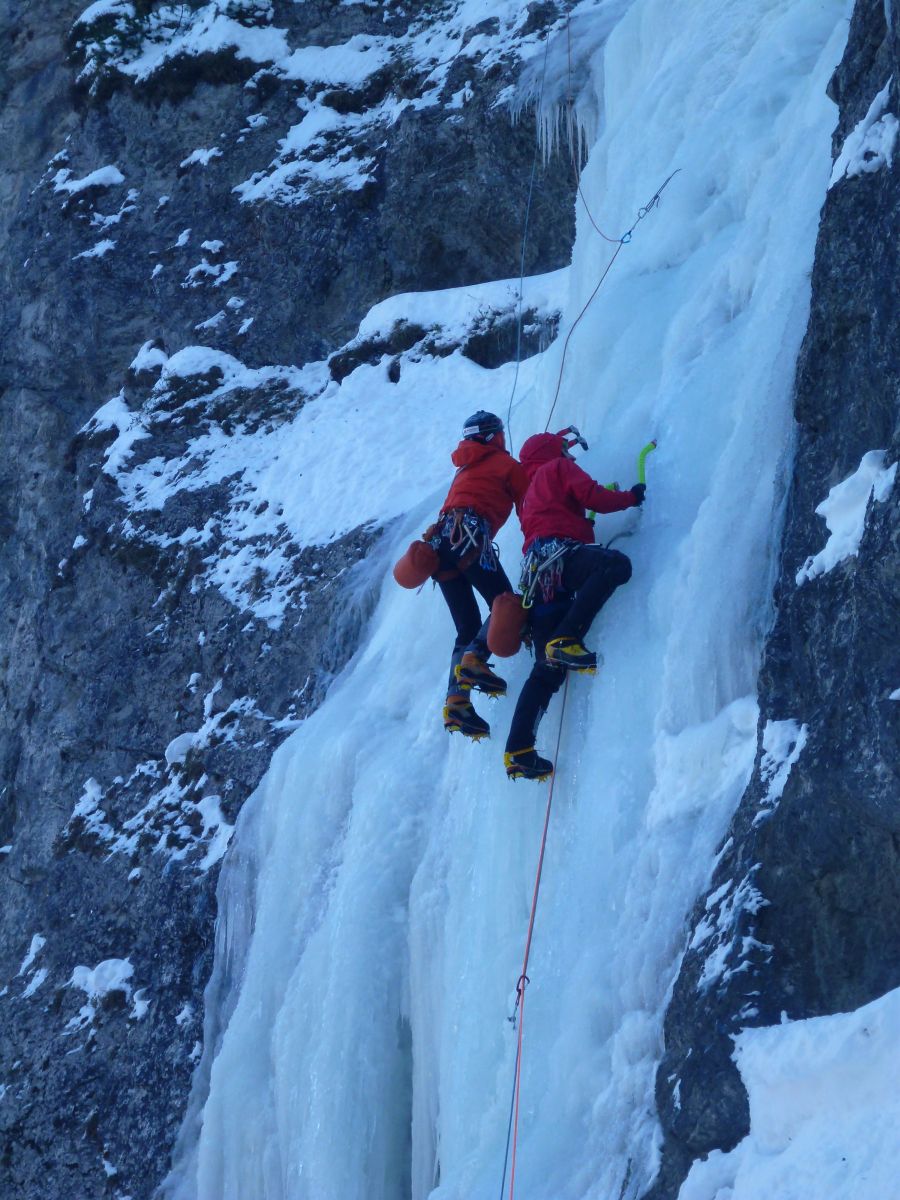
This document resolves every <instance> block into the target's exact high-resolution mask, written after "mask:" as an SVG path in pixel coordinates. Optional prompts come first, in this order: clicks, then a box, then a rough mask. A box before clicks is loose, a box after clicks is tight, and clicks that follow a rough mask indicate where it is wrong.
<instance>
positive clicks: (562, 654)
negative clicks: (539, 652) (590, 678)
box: [544, 637, 597, 675]
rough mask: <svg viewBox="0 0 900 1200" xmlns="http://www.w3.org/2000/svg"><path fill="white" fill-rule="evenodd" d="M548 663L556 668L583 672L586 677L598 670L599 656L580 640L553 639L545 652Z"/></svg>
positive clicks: (570, 638)
mask: <svg viewBox="0 0 900 1200" xmlns="http://www.w3.org/2000/svg"><path fill="white" fill-rule="evenodd" d="M544 653H545V654H546V656H547V662H549V663H553V665H554V666H555V667H565V668H566V670H568V671H582V672H584V674H585V675H593V674H594V673H595V672H596V670H597V655H596V654H595V653H594V652H593V650H588V649H587V647H586V646H582V644H581V642H579V640H578V638H573V637H556V638H551V639H550V641H549V642H548V643H547V646H546V648H545V650H544Z"/></svg>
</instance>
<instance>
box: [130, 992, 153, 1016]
mask: <svg viewBox="0 0 900 1200" xmlns="http://www.w3.org/2000/svg"><path fill="white" fill-rule="evenodd" d="M149 1011H150V997H149V989H148V988H138V989H137V991H136V992H135V993H134V996H133V998H132V1005H131V1012H130V1013H129V1014H128V1015H129V1017H130V1019H131V1020H132V1021H142V1020H143V1019H144V1017H146V1015H147V1013H148V1012H149Z"/></svg>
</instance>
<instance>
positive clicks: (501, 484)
mask: <svg viewBox="0 0 900 1200" xmlns="http://www.w3.org/2000/svg"><path fill="white" fill-rule="evenodd" d="M450 459H451V461H452V462H453V464H454V466H456V467H458V468H459V470H458V471H457V472H456V476H455V478H454V480H453V483H452V485H451V487H450V491H449V492H448V493H447V499H446V500H445V501H444V504H443V507H442V508H441V512H442V513H445V512H447V510H448V509H451V508H472V509H474V510H475V512H477V513H478V515H479V516H480V517H486V518H487V521H488V523H489V525H490V527H491V537H494V536H496V533H497V530H498V529H499V528H500V527H501V525H503V524H504V522H505V521H506V519H507V517H508V516H509V514H510V513H511V512H512V509H513V505H515V507H516V512H519V510H520V507H521V504H522V499H523V497H524V495H525V492H526V491H527V490H528V476H527V475H526V474H525V472H524V471H523V470H522V468H521V467H520V466H519V464H518V463H517V462H516V460H515V459H514V458H513V456H512V455H511V454H509V453H508V452H507V451H506V450H505V449H503V448H502V447H501V446H498V445H491V443H490V442H487V443H485V442H474V441H467V440H463V441H461V442H460V443H459V445H458V446H457V447H456V449H455V450H454V451H453V453H452V454H451V455H450Z"/></svg>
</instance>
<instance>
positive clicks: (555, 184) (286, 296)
mask: <svg viewBox="0 0 900 1200" xmlns="http://www.w3.org/2000/svg"><path fill="white" fill-rule="evenodd" d="M416 7H417V8H418V9H420V10H421V11H420V12H419V14H418V15H416V16H411V15H410V14H409V12H407V10H406V9H405V8H404V7H403V6H402V5H400V4H393V3H389V4H385V5H369V4H342V5H335V4H331V3H328V4H316V3H307V4H302V5H298V4H295V3H287V2H283V3H278V2H276V3H272V2H270V0H231V2H230V3H227V4H224V3H216V4H204V3H199V2H196V0H195V2H194V3H188V4H184V5H177V6H167V5H160V4H157V3H153V2H152V0H136V2H135V3H133V4H132V3H127V2H126V0H109V2H108V3H107V2H104V3H102V4H94V5H91V6H90V7H89V8H87V9H85V5H84V3H83V2H81V3H80V2H79V0H68V2H66V3H59V4H55V5H53V6H50V8H46V7H45V6H35V5H27V4H21V3H18V2H17V0H0V30H2V33H3V41H4V45H5V46H7V47H11V49H9V50H8V51H7V52H6V58H7V62H6V64H5V65H6V67H7V74H6V75H5V76H4V78H3V81H2V83H0V103H2V116H0V139H2V143H3V145H4V148H5V151H6V152H5V154H4V166H3V168H2V174H0V197H2V201H3V202H2V205H0V214H2V216H0V221H2V224H3V228H2V241H3V244H4V246H5V247H6V251H5V254H4V257H3V261H2V263H0V270H2V288H3V294H4V296H5V297H6V302H5V303H4V305H3V309H2V317H0V320H2V340H0V387H2V398H0V439H2V446H3V454H2V462H0V473H2V474H0V537H2V544H0V662H2V681H0V707H2V712H3V722H2V727H0V846H2V852H0V1097H2V1100H3V1103H2V1105H0V1179H2V1187H0V1190H2V1192H3V1194H4V1196H10V1197H13V1196H15V1197H17V1200H28V1198H35V1200H36V1198H37V1197H47V1196H77V1197H79V1198H82V1200H90V1197H94V1196H98V1197H99V1196H121V1197H125V1196H129V1197H131V1198H132V1200H143V1198H145V1197H149V1196H150V1195H152V1194H153V1192H154V1190H155V1188H156V1187H157V1185H158V1184H159V1182H160V1181H161V1179H162V1178H163V1176H164V1175H165V1172H166V1170H167V1167H168V1162H169V1155H170V1152H171V1149H172V1145H173V1143H174V1139H175V1134H176V1132H177V1130H178V1127H179V1125H180V1122H181V1119H182V1117H183V1114H184V1107H185V1103H186V1098H187V1092H188V1088H189V1085H190V1079H191V1073H192V1071H193V1068H194V1065H195V1063H196V1061H197V1059H198V1057H199V1053H200V1038H201V1033H202V992H203V988H204V986H205V983H206V981H207V978H208V976H209V970H210V960H211V953H212V933H213V923H214V919H215V882H216V876H217V864H218V862H219V861H220V859H221V856H222V854H223V853H224V850H225V847H226V846H227V842H228V836H229V833H230V830H231V827H232V826H233V823H234V820H235V818H236V815H237V813H238V811H239V809H240V806H241V804H242V802H243V801H244V799H245V798H246V797H247V796H248V795H249V794H250V792H251V791H252V789H253V788H254V787H255V785H256V784H257V782H258V781H259V779H260V777H261V776H262V774H263V772H264V771H265V769H266V767H267V765H268V762H269V759H270V757H271V754H272V751H273V749H274V748H275V746H276V745H277V744H278V743H279V742H280V741H281V740H282V739H283V738H284V737H285V736H286V734H287V732H288V731H289V730H290V728H292V727H293V725H294V724H295V723H296V722H297V721H299V720H301V719H302V718H303V716H304V715H305V714H307V713H308V712H310V711H311V710H312V708H314V707H315V706H316V705H317V704H318V703H319V701H320V700H321V697H322V695H323V694H324V692H325V690H326V689H327V687H328V683H329V680H330V679H331V677H332V676H333V674H334V673H335V672H336V671H338V670H339V669H340V668H341V666H342V665H343V664H344V663H345V662H346V661H347V659H348V658H349V656H350V655H351V654H352V653H353V651H354V649H355V647H356V645H357V644H358V640H359V636H360V632H361V629H362V626H363V624H364V622H365V620H366V617H367V615H368V613H369V611H370V609H371V605H372V604H373V602H374V596H375V591H376V585H377V584H378V582H379V581H380V579H381V578H382V577H383V575H384V571H385V567H386V563H385V561H384V551H383V550H382V548H381V543H380V541H379V532H380V531H379V530H377V529H374V528H371V527H359V528H355V529H347V530H343V531H341V532H340V533H339V535H338V536H336V537H335V538H333V539H331V540H329V541H328V542H327V544H324V545H319V546H316V545H312V546H310V545H305V546H301V545H299V544H298V542H297V540H296V538H295V537H294V536H293V534H292V532H291V530H290V529H289V528H288V526H287V524H286V522H285V521H284V520H283V514H281V513H279V512H278V511H273V510H272V508H271V507H267V505H266V503H265V502H259V497H258V496H256V495H255V492H254V483H253V479H252V478H251V477H250V474H249V473H248V469H247V468H246V463H245V461H244V460H243V459H242V457H241V456H242V453H243V450H242V447H245V446H247V445H249V444H250V443H251V441H253V440H254V439H255V440H256V441H257V442H259V441H264V440H265V439H266V438H270V439H273V442H272V444H274V440H277V437H278V434H279V431H280V430H281V429H282V428H283V427H284V426H286V424H287V423H289V422H290V421H291V420H292V419H294V418H296V416H297V414H298V413H300V412H302V410H303V407H304V405H306V404H307V403H308V402H309V401H310V400H311V399H314V398H315V397H316V396H318V395H320V394H322V392H323V390H324V389H326V388H328V387H336V386H338V385H339V384H340V382H341V381H342V380H343V379H344V378H346V376H347V375H348V374H350V373H352V371H353V370H354V369H356V368H357V367H358V366H359V365H360V364H361V363H373V362H374V363H379V362H381V361H382V360H383V359H384V357H385V356H389V357H390V363H389V365H388V367H387V370H388V372H389V374H388V377H389V378H391V379H396V378H397V377H399V372H400V370H401V367H402V361H401V360H402V356H403V355H404V354H431V353H433V354H440V353H450V352H452V350H454V349H455V348H457V346H461V347H462V349H463V352H464V353H466V354H468V355H469V356H470V357H471V358H472V359H473V360H474V361H476V362H478V363H480V364H481V365H483V366H485V367H488V368H489V367H493V366H497V365H499V364H500V363H503V362H506V361H509V360H510V358H511V357H514V355H515V353H516V338H515V336H513V335H514V332H515V322H514V315H513V312H512V310H511V309H509V308H508V309H507V310H505V311H498V312H496V313H488V314H482V316H481V318H480V319H479V321H478V322H477V323H476V324H475V325H473V327H472V328H471V329H469V330H468V331H467V332H466V333H465V335H464V336H463V337H462V340H461V341H459V340H454V339H457V338H458V334H456V333H454V334H453V335H452V336H451V335H450V334H447V333H442V331H441V330H440V329H439V328H432V329H423V328H412V327H410V326H403V325H400V326H398V327H396V328H393V329H390V330H388V331H386V333H385V334H384V336H381V337H379V338H376V339H374V340H372V339H370V340H369V341H368V342H367V341H366V339H359V338H356V337H355V333H356V330H357V327H358V325H359V322H360V319H361V318H362V317H363V316H364V314H365V313H366V312H367V311H368V310H369V309H370V308H371V307H372V305H373V304H375V303H376V302H377V301H379V300H382V299H383V298H385V297H387V296H389V295H392V294H394V293H397V292H402V291H404V290H423V289H429V288H446V287H452V286H455V285H460V284H472V283H477V282H481V281H485V280H491V279H504V278H509V277H515V276H518V273H519V268H520V253H521V233H522V218H523V211H524V200H525V195H526V191H527V184H528V179H529V175H530V172H531V169H532V162H533V160H534V145H535V143H534V131H533V125H532V124H531V123H530V122H524V121H523V122H520V123H518V124H516V123H514V122H513V121H512V120H511V119H510V114H509V109H508V107H507V106H506V104H505V103H503V102H502V101H503V97H504V95H507V94H511V92H512V89H513V85H514V84H515V82H516V79H517V78H518V76H519V73H520V71H521V68H522V63H523V61H524V59H525V58H527V57H528V55H529V54H533V48H534V45H535V44H536V41H537V40H538V39H539V38H540V36H542V35H543V33H544V32H545V31H546V30H547V29H548V28H550V27H551V26H552V25H553V23H554V22H556V21H558V19H559V16H560V13H561V12H562V6H556V5H553V4H546V5H532V6H530V8H527V9H526V8H525V7H523V10H522V13H521V14H520V18H519V19H518V24H516V25H513V26H509V27H505V26H501V23H500V22H499V21H497V20H494V21H487V22H483V23H482V25H478V26H476V27H474V28H471V29H464V28H462V27H461V26H460V27H457V24H455V23H454V22H455V21H456V17H455V7H454V6H453V5H449V6H447V5H439V4H435V5H420V6H416ZM83 9H85V15H84V17H83V19H79V17H80V14H81V13H82V10H83ZM428 30H431V31H433V33H434V35H435V39H436V44H438V45H440V47H441V49H442V50H443V51H445V52H446V54H445V56H444V60H443V61H438V60H439V59H440V57H441V56H440V55H437V54H436V55H434V56H433V58H428V57H427V55H426V56H425V57H423V56H422V54H421V53H419V48H420V35H421V34H422V33H423V31H428ZM348 44H350V45H351V46H352V47H355V48H356V49H355V50H354V53H356V54H357V57H358V60H359V67H358V69H357V70H356V72H355V74H354V75H353V77H352V78H349V77H344V78H342V79H339V78H337V73H336V70H335V68H334V64H333V63H331V60H329V59H328V50H329V49H330V48H331V49H335V50H341V49H346V46H347V45H348ZM305 47H314V48H316V54H309V53H307V54H304V53H303V49H304V48H305ZM342 61H346V54H345V55H344V59H343V60H342ZM510 180H519V181H521V188H520V189H519V190H518V191H514V190H513V191H511V189H510V187H509V181H510ZM572 198H573V197H572V186H571V183H570V181H569V175H568V172H567V170H565V169H560V168H559V164H558V163H557V164H555V165H553V166H552V167H551V168H550V169H547V170H546V171H539V173H538V186H537V188H536V191H535V198H534V204H533V206H532V211H531V216H530V226H529V239H528V244H527V254H526V256H525V268H526V270H527V271H528V272H541V271H548V270H552V269H554V268H557V267H559V266H562V265H564V264H565V262H566V261H567V259H568V255H569V251H570V248H571V242H572V238H573V236H574V220H573V217H572V216H571V214H572V212H573V204H572ZM560 214H569V216H563V217H562V218H561V217H560ZM525 322H526V326H527V332H526V336H525V337H524V338H523V341H522V352H523V353H526V354H527V353H533V352H535V350H537V349H538V348H539V347H540V346H541V345H543V344H546V341H547V340H548V339H550V338H552V337H553V336H554V333H555V317H554V315H553V314H552V313H551V314H546V313H545V314H526V315H525ZM223 448H224V449H223ZM229 448H232V449H233V451H234V454H233V458H234V462H233V465H232V469H231V470H218V471H216V472H213V471H211V470H210V469H209V463H210V462H220V461H221V460H222V459H223V457H224V458H227V455H228V453H229Z"/></svg>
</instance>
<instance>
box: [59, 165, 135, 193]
mask: <svg viewBox="0 0 900 1200" xmlns="http://www.w3.org/2000/svg"><path fill="white" fill-rule="evenodd" d="M50 182H51V183H52V184H53V190H54V192H65V193H66V195H68V196H74V195H77V194H78V193H79V192H83V191H85V190H86V189H87V188H108V187H116V186H118V185H119V184H120V183H124V182H125V176H124V175H123V174H122V172H121V171H120V170H119V168H118V167H117V166H115V165H112V164H111V165H110V166H107V167H98V168H97V170H96V171H91V173H90V175H84V176H82V178H81V179H73V178H72V172H71V171H70V170H69V169H68V168H67V167H64V168H63V169H62V170H60V171H57V172H56V174H55V175H54V176H53V178H52V179H51V180H50Z"/></svg>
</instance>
